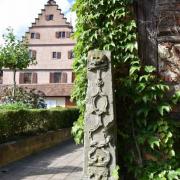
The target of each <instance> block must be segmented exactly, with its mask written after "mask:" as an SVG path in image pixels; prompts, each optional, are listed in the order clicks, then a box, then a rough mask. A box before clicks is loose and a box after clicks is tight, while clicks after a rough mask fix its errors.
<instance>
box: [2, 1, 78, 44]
mask: <svg viewBox="0 0 180 180" xmlns="http://www.w3.org/2000/svg"><path fill="white" fill-rule="evenodd" d="M47 1H48V0H0V44H1V43H2V42H3V41H2V34H3V33H4V32H5V30H6V28H7V27H12V28H13V29H14V30H15V33H16V34H17V35H18V36H22V35H24V32H25V31H27V30H28V27H29V26H31V23H32V22H34V20H35V18H36V17H37V16H38V13H40V12H41V9H43V8H44V5H45V4H46V3H47ZM56 2H57V4H58V5H59V8H60V9H62V12H64V13H66V15H67V18H68V20H70V17H72V18H71V19H72V21H73V24H74V21H75V15H74V14H73V13H72V15H71V13H70V12H69V9H70V8H71V6H72V1H71V0H69V1H68V0H56Z"/></svg>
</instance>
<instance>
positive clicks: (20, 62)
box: [0, 28, 34, 89]
mask: <svg viewBox="0 0 180 180" xmlns="http://www.w3.org/2000/svg"><path fill="white" fill-rule="evenodd" d="M3 39H4V41H5V43H4V45H2V46H0V69H1V68H2V67H3V68H8V69H10V70H12V71H13V73H14V77H13V78H14V79H13V82H14V89H15V85H16V81H15V79H16V78H15V76H16V71H17V70H23V69H25V68H27V67H28V66H29V65H30V64H33V63H34V59H33V58H31V57H30V55H29V50H28V44H27V42H25V41H20V40H18V39H17V38H16V36H15V35H14V33H13V29H11V28H8V29H7V33H6V34H5V35H3Z"/></svg>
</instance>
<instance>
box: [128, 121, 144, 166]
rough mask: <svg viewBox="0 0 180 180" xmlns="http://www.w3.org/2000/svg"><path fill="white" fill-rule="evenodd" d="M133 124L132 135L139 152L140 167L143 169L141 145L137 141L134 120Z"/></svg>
mask: <svg viewBox="0 0 180 180" xmlns="http://www.w3.org/2000/svg"><path fill="white" fill-rule="evenodd" d="M131 122H132V135H133V139H134V142H135V146H136V150H137V153H138V164H139V165H140V167H143V160H142V155H141V150H140V147H139V145H138V143H137V140H136V135H135V130H134V121H133V119H132V121H131Z"/></svg>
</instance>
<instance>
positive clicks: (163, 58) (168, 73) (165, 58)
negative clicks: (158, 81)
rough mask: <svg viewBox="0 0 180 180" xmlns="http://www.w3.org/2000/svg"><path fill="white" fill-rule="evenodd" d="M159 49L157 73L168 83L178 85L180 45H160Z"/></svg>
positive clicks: (179, 78)
mask: <svg viewBox="0 0 180 180" xmlns="http://www.w3.org/2000/svg"><path fill="white" fill-rule="evenodd" d="M158 49H159V71H160V75H161V77H162V78H163V79H164V80H165V81H168V82H176V83H180V44H179V45H178V44H174V43H170V42H169V43H161V44H159V46H158Z"/></svg>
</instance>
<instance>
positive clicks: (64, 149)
mask: <svg viewBox="0 0 180 180" xmlns="http://www.w3.org/2000/svg"><path fill="white" fill-rule="evenodd" d="M82 166H83V147H82V146H76V145H75V144H74V143H73V141H67V142H64V143H61V144H59V145H58V146H56V147H53V148H51V149H48V150H44V151H42V152H39V153H37V154H34V155H31V156H29V157H27V158H24V159H22V160H20V161H17V162H14V163H11V164H9V165H8V166H5V167H3V168H0V180H80V179H81V177H82Z"/></svg>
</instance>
